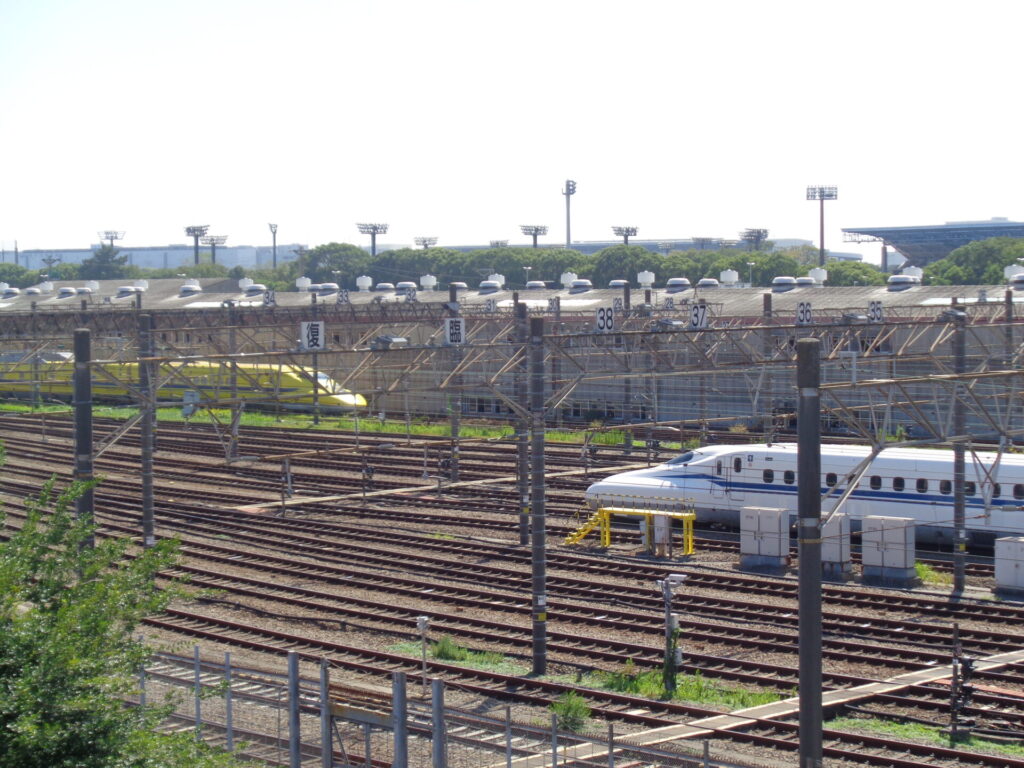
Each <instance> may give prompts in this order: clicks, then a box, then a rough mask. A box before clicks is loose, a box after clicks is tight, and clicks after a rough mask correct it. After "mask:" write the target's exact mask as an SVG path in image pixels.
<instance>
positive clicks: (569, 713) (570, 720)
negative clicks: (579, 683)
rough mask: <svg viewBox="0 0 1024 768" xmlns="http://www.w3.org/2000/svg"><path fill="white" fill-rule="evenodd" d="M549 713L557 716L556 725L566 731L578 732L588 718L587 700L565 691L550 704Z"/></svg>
mask: <svg viewBox="0 0 1024 768" xmlns="http://www.w3.org/2000/svg"><path fill="white" fill-rule="evenodd" d="M551 711H552V712H554V713H555V714H556V715H558V725H559V727H560V728H564V729H565V730H567V731H580V730H582V729H583V727H584V726H585V725H586V724H587V720H588V719H589V718H590V707H589V706H588V705H587V700H586V699H584V698H583V697H582V696H580V695H579V694H578V693H576V692H575V691H566V692H565V693H563V694H562V695H561V696H559V697H558V700H557V701H555V702H554V703H552V704H551Z"/></svg>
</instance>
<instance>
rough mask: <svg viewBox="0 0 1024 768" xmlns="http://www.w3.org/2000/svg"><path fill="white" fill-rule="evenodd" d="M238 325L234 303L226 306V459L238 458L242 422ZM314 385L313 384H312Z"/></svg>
mask: <svg viewBox="0 0 1024 768" xmlns="http://www.w3.org/2000/svg"><path fill="white" fill-rule="evenodd" d="M237 326H238V314H237V312H236V311H235V305H234V303H233V302H232V304H231V305H230V306H229V307H228V352H230V353H231V356H232V357H231V361H230V363H229V365H230V366H231V371H230V373H229V374H228V386H229V387H231V436H230V438H229V439H228V460H229V461H233V460H235V459H237V458H238V430H239V426H240V425H241V423H242V403H241V401H240V400H239V399H238V363H236V362H235V358H234V356H235V354H236V353H237V352H238V337H237V335H236V330H237ZM314 386H315V385H314Z"/></svg>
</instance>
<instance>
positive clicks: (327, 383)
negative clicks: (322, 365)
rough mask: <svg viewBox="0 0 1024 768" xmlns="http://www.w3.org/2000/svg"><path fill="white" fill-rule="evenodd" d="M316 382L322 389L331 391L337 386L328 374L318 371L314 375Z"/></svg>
mask: <svg viewBox="0 0 1024 768" xmlns="http://www.w3.org/2000/svg"><path fill="white" fill-rule="evenodd" d="M316 382H317V384H319V385H320V386H321V387H322V388H323V389H327V390H330V391H332V392H333V391H334V390H335V389H337V387H338V385H337V384H335V383H334V382H333V381H332V380H331V377H330V376H328V375H327V374H326V373H319V372H318V373H317V375H316Z"/></svg>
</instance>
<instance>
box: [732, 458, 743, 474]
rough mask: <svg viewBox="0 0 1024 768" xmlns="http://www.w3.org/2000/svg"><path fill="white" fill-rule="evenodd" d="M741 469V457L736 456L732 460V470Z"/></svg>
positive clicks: (737, 470)
mask: <svg viewBox="0 0 1024 768" xmlns="http://www.w3.org/2000/svg"><path fill="white" fill-rule="evenodd" d="M741 469H743V459H741V458H740V457H739V456H737V457H736V458H734V459H733V460H732V471H733V472H739V471H740V470H741Z"/></svg>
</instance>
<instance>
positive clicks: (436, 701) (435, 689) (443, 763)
mask: <svg viewBox="0 0 1024 768" xmlns="http://www.w3.org/2000/svg"><path fill="white" fill-rule="evenodd" d="M430 717H431V720H432V722H433V736H432V744H431V747H432V748H431V752H432V757H433V762H434V768H447V765H448V749H447V746H448V745H447V744H446V739H447V738H448V732H447V728H446V727H445V721H444V680H438V679H436V678H435V679H434V680H431V681H430Z"/></svg>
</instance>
